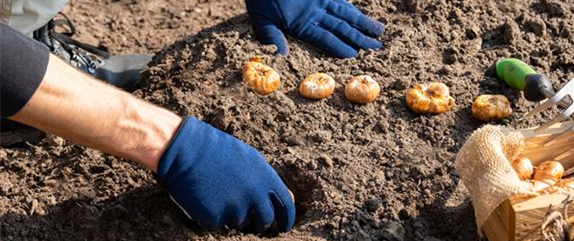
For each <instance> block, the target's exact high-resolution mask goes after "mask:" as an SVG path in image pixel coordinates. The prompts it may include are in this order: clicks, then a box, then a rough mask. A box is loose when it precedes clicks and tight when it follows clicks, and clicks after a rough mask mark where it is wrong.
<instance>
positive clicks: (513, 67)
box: [495, 58, 574, 138]
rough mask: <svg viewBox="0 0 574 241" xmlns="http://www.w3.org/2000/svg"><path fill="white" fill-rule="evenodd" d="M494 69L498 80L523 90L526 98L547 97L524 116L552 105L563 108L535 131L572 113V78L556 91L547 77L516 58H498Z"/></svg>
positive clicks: (566, 117) (568, 116)
mask: <svg viewBox="0 0 574 241" xmlns="http://www.w3.org/2000/svg"><path fill="white" fill-rule="evenodd" d="M495 69H496V74H497V76H498V78H499V79H500V80H502V81H504V82H505V83H506V84H508V85H509V86H510V87H512V88H515V89H518V90H520V91H523V92H524V97H525V98H526V99H527V100H530V101H542V100H545V99H547V100H546V101H545V102H544V103H542V104H541V105H540V106H538V107H536V108H535V109H534V110H532V111H531V112H529V113H527V114H526V115H525V116H524V118H529V117H532V116H533V115H536V114H538V113H540V112H542V111H544V110H546V109H548V108H550V107H552V106H554V105H558V106H560V107H561V108H564V109H565V110H564V111H563V112H562V113H561V114H560V115H558V116H556V117H555V118H554V119H552V120H550V121H549V122H547V123H545V124H543V125H542V126H540V127H539V128H538V129H537V131H536V132H539V131H542V130H544V129H546V128H548V127H549V126H552V125H553V124H556V123H558V122H561V121H566V120H568V119H570V118H571V117H572V115H573V114H574V79H572V80H570V81H569V82H568V83H567V84H566V85H565V86H564V87H563V88H562V89H561V90H560V91H558V92H557V93H556V92H554V88H553V87H552V83H551V82H550V81H549V80H548V78H546V77H545V76H544V75H541V74H537V73H536V71H534V70H533V69H532V68H531V67H530V66H528V65H527V64H526V63H524V62H522V61H520V60H518V59H512V58H510V59H502V60H499V61H497V62H496V64H495ZM573 130H574V126H572V128H571V129H570V131H573ZM566 133H568V132H566ZM573 138H574V137H573Z"/></svg>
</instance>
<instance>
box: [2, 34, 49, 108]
mask: <svg viewBox="0 0 574 241" xmlns="http://www.w3.org/2000/svg"><path fill="white" fill-rule="evenodd" d="M49 53H50V52H49V51H48V48H47V47H46V46H45V45H42V44H40V43H38V42H36V41H35V40H33V39H31V38H28V37H26V36H24V35H23V34H21V33H19V32H17V31H15V30H13V29H11V28H10V27H8V26H7V25H5V24H2V23H0V116H2V117H9V116H12V115H14V114H16V113H17V112H18V111H19V110H20V109H22V107H24V105H26V103H28V101H29V100H30V98H32V95H33V94H34V92H36V89H37V88H38V86H39V85H40V83H41V82H42V79H43V78H44V75H45V74H46V68H47V67H48V60H49V56H50V54H49Z"/></svg>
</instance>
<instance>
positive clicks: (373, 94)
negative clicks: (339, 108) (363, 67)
mask: <svg viewBox="0 0 574 241" xmlns="http://www.w3.org/2000/svg"><path fill="white" fill-rule="evenodd" d="M380 92H381V87H380V86H379V83H377V82H376V81H375V80H373V78H371V76H368V75H359V76H355V77H352V78H351V79H349V82H348V83H347V85H346V86H345V98H347V100H349V101H351V102H353V103H359V104H367V103H371V102H373V101H375V99H377V97H378V96H379V93H380Z"/></svg>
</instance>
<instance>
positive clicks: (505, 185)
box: [455, 125, 534, 234]
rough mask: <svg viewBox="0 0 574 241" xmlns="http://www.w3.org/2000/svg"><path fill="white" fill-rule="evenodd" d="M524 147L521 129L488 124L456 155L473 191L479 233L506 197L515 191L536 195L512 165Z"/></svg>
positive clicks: (471, 193) (468, 185)
mask: <svg viewBox="0 0 574 241" xmlns="http://www.w3.org/2000/svg"><path fill="white" fill-rule="evenodd" d="M523 147H524V137H523V136H522V134H520V132H518V131H516V130H513V129H509V128H505V127H500V126H491V125H488V126H485V127H483V128H481V129H478V130H477V131H475V132H474V133H473V134H472V135H471V136H470V138H469V139H468V140H467V141H466V143H465V144H464V146H463V147H462V149H461V150H460V152H459V153H458V155H457V157H456V163H455V168H456V172H457V173H458V175H459V176H460V178H461V180H462V182H463V184H464V185H465V186H466V188H467V189H468V191H469V192H470V197H471V199H472V205H473V206H474V213H475V218H476V225H477V226H478V230H479V233H480V234H482V231H481V229H482V225H483V224H484V223H485V222H486V220H487V219H488V217H489V216H490V214H491V213H492V212H493V211H494V210H495V209H496V208H497V207H498V205H500V204H501V203H502V202H503V201H504V200H506V199H507V198H509V197H510V196H512V195H515V194H534V193H532V192H531V191H530V189H529V186H528V185H527V184H526V183H525V182H521V181H520V179H519V178H518V175H517V174H516V172H515V171H514V170H513V169H512V166H511V165H510V163H511V161H512V160H514V159H515V158H516V157H517V156H518V154H519V153H520V152H521V151H522V148H523Z"/></svg>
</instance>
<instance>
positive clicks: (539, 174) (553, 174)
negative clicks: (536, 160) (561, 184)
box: [532, 161, 564, 185]
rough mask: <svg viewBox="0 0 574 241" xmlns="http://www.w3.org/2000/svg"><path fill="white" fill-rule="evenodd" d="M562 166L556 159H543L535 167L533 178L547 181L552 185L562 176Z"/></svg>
mask: <svg viewBox="0 0 574 241" xmlns="http://www.w3.org/2000/svg"><path fill="white" fill-rule="evenodd" d="M563 174H564V167H563V166H562V164H560V162H557V161H545V162H542V163H540V165H538V166H537V167H536V172H534V177H533V178H532V179H533V180H536V181H543V182H548V183H549V184H551V185H554V184H555V183H557V182H558V181H560V179H561V178H562V175H563Z"/></svg>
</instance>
